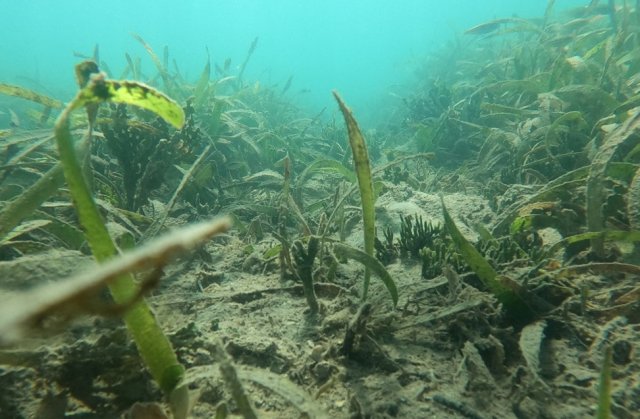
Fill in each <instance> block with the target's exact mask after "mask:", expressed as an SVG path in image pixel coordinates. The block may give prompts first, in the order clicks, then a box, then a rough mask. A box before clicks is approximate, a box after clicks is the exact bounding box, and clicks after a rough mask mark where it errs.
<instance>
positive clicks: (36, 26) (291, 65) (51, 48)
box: [0, 0, 589, 123]
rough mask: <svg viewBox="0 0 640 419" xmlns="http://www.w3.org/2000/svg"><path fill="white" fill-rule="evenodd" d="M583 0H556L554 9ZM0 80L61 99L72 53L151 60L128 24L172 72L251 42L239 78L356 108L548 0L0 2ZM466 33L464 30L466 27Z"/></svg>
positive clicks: (116, 62)
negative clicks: (470, 31) (461, 43)
mask: <svg viewBox="0 0 640 419" xmlns="http://www.w3.org/2000/svg"><path fill="white" fill-rule="evenodd" d="M587 3H589V1H588V0H557V1H556V4H555V8H554V10H555V11H556V13H558V12H559V11H560V10H562V9H565V8H568V7H576V6H583V5H586V4H587ZM0 4H1V5H2V9H1V10H2V13H3V15H4V16H5V18H4V19H3V24H2V25H1V26H0V39H2V42H1V43H0V57H2V58H1V62H2V64H1V65H0V80H2V81H4V82H9V83H14V84H19V85H22V86H25V87H30V88H34V89H39V90H41V91H43V90H44V91H45V92H47V93H49V94H51V95H53V96H54V97H57V98H60V99H65V100H68V99H69V98H70V97H71V95H72V94H73V92H74V91H75V84H74V79H73V70H72V69H73V65H74V64H75V63H76V62H78V61H79V60H80V58H78V57H77V56H74V52H76V53H81V54H84V55H87V56H91V55H92V52H93V48H94V45H96V44H98V45H99V47H100V58H101V60H102V61H104V62H106V63H107V64H108V66H109V68H110V69H111V70H112V72H113V73H114V74H112V75H111V76H112V77H118V76H119V75H120V73H121V72H122V70H123V69H124V68H125V66H126V60H125V57H124V53H125V52H128V53H129V54H130V55H131V56H133V57H136V56H138V57H141V58H142V60H143V65H142V68H143V71H145V72H146V73H147V74H149V75H150V76H153V74H155V71H154V68H153V63H152V62H151V60H150V59H149V57H148V55H147V54H146V52H145V51H144V48H143V47H142V46H141V45H140V44H139V43H138V42H137V41H135V40H134V39H133V37H132V36H131V33H137V34H139V35H140V36H142V37H143V38H144V39H145V40H146V41H147V42H148V43H149V44H150V45H151V46H152V47H153V48H154V49H155V50H156V52H157V53H158V55H161V54H162V50H163V48H164V46H168V47H169V51H170V54H171V57H172V58H173V59H175V60H176V62H177V63H178V65H179V67H180V69H181V71H182V73H183V74H184V75H185V76H186V77H187V79H189V80H193V81H195V80H197V77H198V75H199V73H200V71H201V70H202V67H203V65H204V63H205V61H206V48H208V49H209V51H210V53H211V57H212V61H214V62H216V63H219V64H222V63H223V62H224V61H225V60H226V59H227V58H230V59H231V65H232V68H237V67H238V66H239V65H240V64H241V63H242V61H243V60H244V58H245V56H246V53H247V49H248V47H249V45H250V44H251V42H252V41H253V39H254V38H256V37H258V38H259V42H258V46H257V49H256V51H255V54H254V56H253V57H252V59H251V61H250V63H249V66H248V68H247V72H246V74H247V79H249V80H259V81H260V82H261V83H262V84H265V85H279V86H283V85H284V84H285V82H286V80H287V79H288V78H289V77H290V76H293V83H292V86H291V89H290V90H289V95H290V96H292V97H294V98H296V100H297V101H298V103H300V104H302V105H304V106H306V107H309V108H310V109H309V110H310V111H311V112H317V111H319V110H321V109H322V108H323V107H325V106H332V105H333V99H332V98H331V95H330V91H331V89H338V90H339V91H341V92H342V94H343V95H344V97H345V98H347V99H348V101H349V103H350V104H351V105H352V107H353V108H354V109H355V110H356V111H357V112H358V113H359V115H360V117H361V119H362V121H364V122H365V123H366V122H367V121H368V122H369V123H373V122H374V121H371V116H372V115H375V111H376V109H377V108H379V107H380V106H381V104H382V103H384V101H385V100H387V98H388V97H389V93H390V92H393V91H394V89H396V88H397V86H399V85H401V84H402V83H403V82H405V81H407V79H408V78H410V77H411V75H412V73H413V70H414V69H415V67H416V65H417V63H419V62H420V61H421V60H422V59H423V58H424V57H425V56H426V55H428V54H429V53H430V52H432V51H436V50H439V49H441V48H443V46H445V45H446V43H447V41H449V40H451V39H453V38H455V37H456V36H460V35H461V33H462V32H463V31H464V30H465V29H467V28H469V27H471V26H473V25H476V24H479V23H482V22H484V21H487V20H491V19H494V18H498V17H510V16H520V17H541V16H542V15H543V14H544V10H545V8H546V5H547V1H546V0H526V1H518V0H512V1H501V0H449V1H445V0H440V1H430V0H400V1H392V0H373V1H365V0H352V1H345V0H323V1H304V0H298V1H296V0H272V1H258V0H235V1H234V0H227V1H202V0H195V1H183V2H177V1H153V2H151V1H123V0H119V1H112V2H93V1H91V2H90V1H81V0H66V1H64V0H63V1H51V0H30V1H9V0H2V1H1V2H0ZM467 38H468V37H467Z"/></svg>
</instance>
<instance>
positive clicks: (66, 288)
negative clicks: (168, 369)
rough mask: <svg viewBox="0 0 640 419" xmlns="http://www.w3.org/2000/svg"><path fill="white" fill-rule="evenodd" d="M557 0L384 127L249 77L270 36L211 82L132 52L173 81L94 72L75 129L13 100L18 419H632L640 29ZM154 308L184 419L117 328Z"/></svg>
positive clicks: (1, 316)
mask: <svg viewBox="0 0 640 419" xmlns="http://www.w3.org/2000/svg"><path fill="white" fill-rule="evenodd" d="M553 3H554V2H553V1H549V7H548V10H547V14H546V15H545V16H544V18H543V19H539V20H528V19H521V18H502V19H496V20H494V21H491V22H485V23H481V24H479V25H477V26H474V27H472V28H470V29H468V30H467V31H466V32H465V33H464V34H463V35H461V38H459V39H457V40H456V41H455V42H452V43H451V45H449V46H448V47H447V48H445V49H443V50H442V51H441V52H440V53H439V54H436V55H433V56H432V57H430V58H429V59H428V60H427V61H426V62H425V67H424V71H422V70H420V74H421V79H420V80H419V81H418V83H417V84H416V85H415V86H414V88H413V89H412V91H411V93H409V94H406V95H405V96H404V97H403V99H402V101H400V102H399V103H396V104H394V103H389V104H387V108H388V118H387V119H386V120H383V121H381V123H380V126H379V127H376V131H367V130H366V129H364V127H358V124H357V122H356V120H357V118H358V114H357V110H355V112H353V113H352V112H351V111H350V110H349V109H348V108H347V107H346V105H345V104H344V102H347V103H348V101H349V98H348V97H345V98H344V102H343V100H342V98H340V97H339V96H338V95H337V94H336V99H338V103H339V105H337V106H336V109H335V110H334V111H333V113H331V117H330V118H328V119H327V118H325V117H326V115H312V116H307V115H304V114H303V113H302V112H301V111H300V110H299V109H297V108H296V106H295V105H294V104H292V103H291V101H290V100H289V99H288V98H287V96H286V93H287V90H288V89H289V88H290V86H291V84H292V80H291V79H290V80H289V81H288V82H287V83H286V85H284V87H278V86H274V87H261V86H260V85H259V84H254V83H251V82H250V81H248V80H246V76H243V69H244V68H245V67H246V66H247V63H248V62H249V60H250V59H251V56H252V54H253V52H254V50H255V49H256V48H257V47H258V43H257V39H256V41H254V43H253V44H252V45H251V46H250V48H249V50H248V52H247V55H246V59H245V60H244V62H243V63H242V65H241V67H240V70H239V72H238V73H237V74H233V72H232V71H231V70H230V69H231V68H232V66H231V65H230V63H229V62H226V63H223V64H221V63H218V64H216V63H211V62H210V60H209V58H208V57H207V60H206V64H205V66H204V69H203V71H202V73H201V75H200V77H199V78H198V80H195V81H189V80H185V79H184V78H183V76H182V74H180V73H179V72H178V71H177V70H171V69H170V67H169V51H168V50H165V51H164V54H163V57H162V59H161V58H160V57H158V56H157V55H156V53H155V52H154V50H153V48H152V46H151V45H149V44H147V43H146V42H145V41H144V39H143V38H141V37H140V36H138V35H136V39H137V40H138V41H139V42H140V43H141V44H142V45H143V46H144V48H145V49H146V51H147V52H148V53H149V54H150V55H151V57H152V61H153V63H154V66H155V68H154V69H144V71H143V69H142V68H141V66H140V60H135V59H133V58H132V57H131V56H130V55H128V54H127V55H126V60H127V63H128V67H127V69H126V71H125V73H124V74H122V75H121V77H114V76H113V75H111V77H114V78H113V79H110V78H107V77H106V76H105V75H104V74H102V73H99V72H98V67H101V68H103V69H104V68H107V67H106V66H105V65H104V63H99V64H100V66H98V63H93V64H87V65H88V66H89V67H91V68H93V69H94V70H95V71H87V72H86V73H82V72H80V74H79V75H80V76H81V78H83V77H84V79H85V80H84V83H81V84H80V90H79V93H78V96H77V97H76V99H74V102H72V103H71V104H70V105H69V106H68V107H67V108H66V110H64V111H62V114H61V115H62V116H60V115H57V117H58V119H57V123H55V121H54V117H55V116H56V113H57V112H60V110H61V109H64V105H63V104H62V103H61V102H60V101H58V100H56V99H53V98H48V97H46V96H44V95H42V94H40V93H38V92H34V91H31V90H27V89H24V88H22V87H20V86H14V85H9V84H2V83H0V94H2V95H3V96H2V97H0V100H3V101H2V102H0V104H1V105H0V106H5V105H4V104H5V103H6V104H7V105H6V106H12V104H13V103H16V102H14V101H17V100H21V101H25V100H26V101H30V102H32V103H33V107H32V108H31V109H30V110H29V112H26V111H24V114H22V109H25V107H21V108H19V109H20V112H19V113H20V115H19V117H20V120H21V124H20V125H21V126H20V127H19V128H18V127H11V128H7V129H4V128H5V127H0V128H2V130H0V145H1V147H0V304H1V307H0V343H2V345H3V348H2V349H0V388H2V389H3V391H2V392H0V416H2V417H62V416H64V415H68V416H78V417H117V416H118V415H128V416H126V417H140V416H138V415H144V414H145V413H140V412H147V413H146V414H147V415H148V414H151V413H149V412H153V414H154V415H156V416H154V417H163V415H165V416H166V415H171V414H173V415H174V417H180V416H181V415H183V416H184V415H187V410H190V413H189V415H191V416H192V417H203V418H204V417H207V418H208V417H214V416H216V415H217V416H216V417H226V416H228V415H242V416H244V417H301V416H303V417H353V418H358V417H362V418H364V417H460V418H484V417H500V418H502V417H504V418H510V417H514V418H556V417H593V416H595V415H596V414H597V415H598V417H619V418H632V417H634V415H635V414H634V413H633V412H637V411H640V404H639V403H640V402H639V400H640V382H639V381H638V379H637V377H638V371H639V370H640V360H638V345H640V339H639V338H638V336H640V334H639V333H638V332H639V330H640V326H639V324H640V286H639V285H638V281H637V278H638V274H639V273H640V267H639V265H640V253H639V250H638V242H639V241H640V215H639V214H640V209H639V205H640V201H639V197H640V152H639V151H640V141H639V139H640V132H639V129H640V124H639V121H640V99H639V98H640V54H638V51H640V14H639V13H638V11H637V10H636V9H635V8H634V7H631V6H630V5H629V4H630V3H631V2H627V3H624V4H622V5H617V6H616V7H605V8H602V7H601V6H602V5H598V2H591V3H592V5H591V6H589V7H584V8H579V9H576V10H572V11H570V12H567V13H565V14H561V15H554V13H553ZM601 3H605V2H601ZM611 4H614V6H615V2H611ZM607 6H608V5H607ZM554 16H555V17H554ZM94 55H95V56H94V58H95V59H96V60H97V58H98V54H97V49H96V53H95V54H94ZM98 61H99V60H98ZM174 67H175V68H176V69H177V66H173V67H171V68H174ZM81 68H83V67H81ZM85 68H86V67H85ZM212 69H213V70H212ZM155 73H157V76H154V75H155ZM146 75H149V77H147V76H146ZM125 78H132V79H135V80H138V81H137V82H125V81H123V80H124V79H125ZM142 82H147V83H149V86H148V85H145V84H143V83H142ZM154 83H155V86H153V87H150V86H151V85H153V84H154ZM160 91H162V92H164V94H162V93H160ZM327 94H328V95H329V94H330V92H327ZM165 95H166V96H165ZM9 98H10V99H9ZM141 98H142V99H144V98H150V100H149V101H144V100H143V101H141V100H140V99H141ZM154 101H155V105H154V104H153V103H152V102H154ZM103 102H104V103H103ZM98 105H100V106H98ZM132 105H136V106H132ZM165 105H166V106H167V107H166V108H163V106H165ZM159 107H160V108H159ZM16 109H18V108H16ZM73 109H77V111H76V112H75V113H73V114H71V110H73ZM159 109H160V110H159ZM162 109H164V113H163V110H162ZM82 110H84V111H85V112H82ZM325 112H327V111H325ZM14 113H15V112H14ZM158 116H161V117H162V118H159V117H158ZM343 116H344V119H343ZM163 118H164V119H163ZM345 122H346V124H345ZM54 123H55V125H54ZM14 125H15V124H14ZM87 128H89V129H87ZM54 135H55V136H57V137H56V138H57V140H58V144H60V138H61V135H62V136H63V137H64V138H63V139H64V140H65V141H68V144H66V149H64V150H62V153H60V154H59V153H58V152H57V150H56V148H55V144H54ZM72 138H76V140H75V144H73V146H74V147H75V150H74V147H72V146H71V142H70V140H71V139H72ZM70 155H71V156H75V157H74V159H76V160H77V162H78V168H79V169H78V173H77V176H78V177H80V178H81V179H83V181H84V182H86V185H87V191H86V194H85V198H87V200H88V201H87V202H89V201H91V202H93V205H94V210H93V215H92V217H93V218H92V219H94V220H96V219H97V220H102V221H104V225H105V229H104V232H103V233H104V234H105V237H108V238H109V239H110V240H112V241H113V243H112V247H108V248H107V250H104V249H103V250H102V254H101V255H102V257H98V255H99V254H100V252H99V251H97V250H96V245H95V242H93V241H92V240H93V239H92V238H91V234H92V233H91V231H92V228H93V227H91V222H89V223H87V218H86V215H83V212H82V210H78V211H77V209H78V206H79V205H82V204H81V203H79V201H81V199H79V198H78V196H79V195H78V193H77V189H76V188H75V187H74V186H73V182H70V181H69V171H68V167H66V166H65V164H66V163H68V161H66V160H65V158H67V157H68V156H70ZM60 159H62V163H60V162H59V160H60ZM359 187H360V188H359ZM358 190H359V191H360V192H361V193H360V194H358V193H356V191H358ZM72 196H73V199H72V198H71V197H72ZM361 197H362V198H361ZM374 200H375V207H374V206H373V204H372V203H373V202H374ZM223 214H224V215H226V216H228V217H229V219H230V220H232V221H233V228H232V229H231V230H229V231H228V232H227V233H226V234H224V235H221V236H219V237H218V238H217V239H216V240H213V241H211V242H208V243H206V244H204V245H202V246H201V247H198V246H195V245H196V243H200V242H202V241H203V240H205V239H206V238H209V237H211V236H212V235H215V234H218V233H222V232H223V231H226V230H227V228H228V227H229V221H227V220H226V219H225V220H224V221H220V222H218V223H217V224H215V223H214V224H210V223H204V224H198V222H200V221H201V220H203V219H210V218H211V217H214V216H218V215H223ZM363 216H364V217H363ZM363 218H364V219H365V222H363ZM374 220H375V222H374ZM102 221H101V222H102ZM191 224H195V226H191ZM176 227H183V228H184V229H183V230H178V232H177V233H173V234H172V233H169V235H167V236H164V238H160V239H157V240H159V241H158V242H153V240H154V237H156V236H159V235H163V234H164V232H165V230H166V229H168V228H169V229H173V228H176ZM176 234H177V235H176ZM376 236H377V237H376ZM154 243H155V244H154ZM116 247H117V248H118V249H119V252H120V253H121V254H120V256H117V257H115V258H114V259H112V260H111V261H107V262H104V264H103V265H100V266H99V267H93V268H90V269H89V270H87V271H86V272H85V273H77V272H81V269H80V270H75V269H70V267H69V265H78V267H79V268H81V267H82V266H85V267H86V266H87V265H86V259H87V255H90V254H93V255H95V256H96V257H97V258H98V259H99V260H104V259H106V258H107V257H112V256H115V253H116V252H115V251H112V250H113V249H115V248H116ZM374 249H375V253H374ZM98 250H99V249H98ZM178 253H179V254H180V255H181V256H180V258H178V259H177V260H176V261H174V262H172V263H168V262H169V258H170V257H171V258H173V257H174V256H177V255H178ZM62 254H63V255H64V258H62V257H61V256H60V255H62ZM43 255H49V256H50V257H49V258H47V257H45V256H43ZM56 264H58V265H56ZM61 264H64V266H61ZM81 265H82V266H81ZM91 266H95V265H91ZM70 271H73V272H74V274H72V275H71V278H67V279H65V278H64V276H66V275H67V273H68V272H70ZM131 271H137V280H136V281H134V282H132V284H135V287H136V288H135V292H134V293H133V294H132V295H130V297H131V298H130V299H128V300H125V301H118V298H117V293H116V295H114V296H113V297H111V296H110V295H107V293H106V292H104V288H105V285H106V284H111V282H112V280H113V279H114V277H116V276H120V275H122V274H124V273H127V274H129V272H131ZM61 272H62V273H63V274H58V273H61ZM369 272H371V273H373V278H374V279H373V280H371V282H370V284H369ZM74 275H75V276H74ZM160 277H162V280H158V279H159V278H160ZM378 278H379V279H381V280H379V279H378ZM143 294H144V295H145V300H144V301H146V304H148V305H149V307H151V308H152V309H153V313H154V316H152V317H154V318H155V319H157V324H158V326H159V327H160V328H161V329H162V332H163V333H164V334H165V335H166V336H167V338H168V340H169V341H170V342H169V344H168V347H170V348H172V350H175V358H176V359H177V363H176V365H178V366H180V367H181V368H182V367H184V369H186V372H185V373H184V374H182V373H180V374H178V375H179V377H180V380H181V381H180V383H175V382H172V383H171V387H172V388H171V389H173V386H174V385H175V386H177V387H178V388H181V389H183V390H184V392H182V393H180V394H181V395H182V396H183V397H185V400H186V399H189V401H190V402H189V403H186V402H185V401H184V400H183V401H182V402H180V403H178V402H176V401H175V400H172V399H171V398H172V397H177V396H179V395H180V394H177V393H173V392H171V391H166V388H163V385H162V384H160V386H158V385H157V384H155V383H154V380H153V379H152V377H153V378H154V379H155V381H156V382H159V383H162V381H161V380H158V377H157V375H158V374H157V373H154V370H153V368H151V367H149V365H148V362H146V361H145V362H143V359H144V356H141V355H140V352H139V346H136V344H135V343H134V340H132V339H130V337H129V336H131V335H134V337H135V333H133V332H131V331H129V332H127V329H125V327H124V325H123V322H122V321H121V320H120V319H119V317H124V318H125V320H126V318H127V316H128V315H130V314H128V313H130V309H131V307H132V305H134V304H135V303H137V302H140V301H142V300H141V298H142V297H143ZM112 298H114V299H115V301H116V303H114V302H113V300H112ZM128 310H129V311H128ZM80 314H92V315H96V316H93V317H90V316H80ZM102 314H110V316H107V317H104V316H102ZM70 320H73V321H70ZM54 326H55V327H54ZM26 329H30V331H31V333H29V334H26V335H25V333H24V332H25V331H26ZM33 329H35V330H33ZM129 330H131V329H129ZM45 332H46V333H45ZM52 332H56V333H52ZM178 384H179V385H178ZM161 390H162V391H161ZM187 390H188V391H187ZM163 392H164V393H165V394H163ZM187 393H189V394H187ZM165 404H167V405H169V406H171V407H172V408H173V413H169V410H168V409H167V408H166V407H165ZM176 406H182V410H180V412H178V411H176V409H175V407H176ZM142 417H148V416H142Z"/></svg>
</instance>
